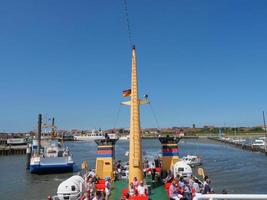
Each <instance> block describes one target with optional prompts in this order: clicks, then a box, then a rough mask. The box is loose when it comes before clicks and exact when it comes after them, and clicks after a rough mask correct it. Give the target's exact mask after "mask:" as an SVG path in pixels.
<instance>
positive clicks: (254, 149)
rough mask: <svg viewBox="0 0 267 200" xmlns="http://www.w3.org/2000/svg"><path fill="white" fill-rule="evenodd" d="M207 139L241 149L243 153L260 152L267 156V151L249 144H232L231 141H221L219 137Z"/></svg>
mask: <svg viewBox="0 0 267 200" xmlns="http://www.w3.org/2000/svg"><path fill="white" fill-rule="evenodd" d="M208 139H210V140H214V141H217V142H221V143H224V144H228V145H232V146H235V147H237V148H239V149H243V150H245V151H251V152H261V153H264V154H265V155H266V156H267V151H266V150H265V149H264V148H260V147H255V146H252V145H249V144H244V143H239V142H233V141H231V140H223V139H221V138H219V137H208Z"/></svg>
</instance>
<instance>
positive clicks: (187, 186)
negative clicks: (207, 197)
mask: <svg viewBox="0 0 267 200" xmlns="http://www.w3.org/2000/svg"><path fill="white" fill-rule="evenodd" d="M163 182H165V183H171V185H170V187H169V189H168V195H169V197H170V199H171V200H192V199H193V198H194V197H195V196H196V194H197V193H198V194H211V193H214V192H213V190H212V189H211V187H210V183H211V182H210V180H209V178H208V176H206V177H205V178H204V182H203V183H201V182H200V181H199V180H198V179H197V178H195V177H193V176H188V177H183V176H180V175H179V174H177V175H176V177H173V176H172V175H171V172H169V174H168V176H167V177H166V178H165V179H164V180H163Z"/></svg>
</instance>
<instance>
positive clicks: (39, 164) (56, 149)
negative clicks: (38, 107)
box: [27, 114, 74, 174]
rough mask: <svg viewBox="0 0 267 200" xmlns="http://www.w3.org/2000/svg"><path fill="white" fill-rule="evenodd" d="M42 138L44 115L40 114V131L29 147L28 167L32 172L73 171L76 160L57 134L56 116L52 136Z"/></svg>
mask: <svg viewBox="0 0 267 200" xmlns="http://www.w3.org/2000/svg"><path fill="white" fill-rule="evenodd" d="M44 138H45V139H42V115H41V114H39V120H38V133H37V136H36V137H35V138H33V140H32V143H31V144H30V146H29V148H28V149H27V155H28V156H29V161H28V164H27V165H28V168H29V170H30V172H31V173H37V174H40V173H46V174H47V173H54V172H66V171H73V166H74V161H73V159H72V155H71V153H70V151H69V149H68V148H65V147H64V144H63V141H62V138H61V139H60V140H61V142H59V139H58V138H57V136H56V132H55V125H54V118H53V120H52V126H51V133H50V138H49V137H48V135H47V136H46V137H44Z"/></svg>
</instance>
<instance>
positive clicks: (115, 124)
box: [113, 105, 121, 129]
mask: <svg viewBox="0 0 267 200" xmlns="http://www.w3.org/2000/svg"><path fill="white" fill-rule="evenodd" d="M120 113H121V105H119V108H118V111H117V114H116V118H115V121H114V124H113V129H115V128H116V127H117V123H118V120H119V116H120Z"/></svg>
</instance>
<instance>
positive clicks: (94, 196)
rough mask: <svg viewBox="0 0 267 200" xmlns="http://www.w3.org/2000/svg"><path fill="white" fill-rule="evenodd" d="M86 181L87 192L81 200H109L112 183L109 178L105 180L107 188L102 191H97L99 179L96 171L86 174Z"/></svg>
mask: <svg viewBox="0 0 267 200" xmlns="http://www.w3.org/2000/svg"><path fill="white" fill-rule="evenodd" d="M85 180H86V183H85V185H86V192H85V193H84V194H83V196H82V198H81V200H109V197H110V194H111V192H110V190H111V183H110V178H109V177H106V178H105V183H104V185H105V187H104V189H103V190H102V191H101V190H97V188H96V184H97V182H98V179H97V177H96V174H95V172H94V171H92V170H89V172H87V173H86V174H85Z"/></svg>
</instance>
